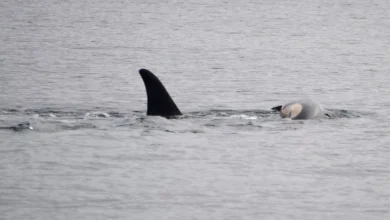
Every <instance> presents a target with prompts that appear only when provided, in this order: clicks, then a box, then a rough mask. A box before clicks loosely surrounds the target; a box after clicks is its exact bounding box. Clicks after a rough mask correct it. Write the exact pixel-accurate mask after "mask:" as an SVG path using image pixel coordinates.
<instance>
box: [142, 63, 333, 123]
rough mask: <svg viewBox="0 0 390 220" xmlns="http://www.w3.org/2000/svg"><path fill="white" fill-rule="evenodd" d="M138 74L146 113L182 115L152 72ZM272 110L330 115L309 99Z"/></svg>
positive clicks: (282, 113) (289, 115)
mask: <svg viewBox="0 0 390 220" xmlns="http://www.w3.org/2000/svg"><path fill="white" fill-rule="evenodd" d="M139 74H140V75H141V77H142V80H143V81H144V84H145V89H146V94H147V99H148V101H147V103H148V104H147V105H148V107H147V115H150V116H161V117H165V118H172V117H175V116H180V115H182V113H181V112H180V110H179V108H178V107H177V106H176V104H175V102H174V101H173V100H172V98H171V96H170V95H169V93H168V92H167V90H166V89H165V87H164V85H163V84H162V83H161V81H160V80H159V79H158V78H157V77H156V76H155V75H154V74H153V73H152V72H150V71H149V70H147V69H140V70H139ZM272 110H274V111H278V112H279V114H280V116H281V117H282V118H291V119H293V120H304V119H312V118H316V117H320V116H323V115H326V116H328V117H331V113H330V112H329V111H327V110H325V109H324V108H322V105H321V104H319V103H318V102H315V101H313V100H311V99H304V100H298V101H293V102H289V103H287V104H284V105H279V106H275V107H273V108H272Z"/></svg>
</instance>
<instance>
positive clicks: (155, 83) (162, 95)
mask: <svg viewBox="0 0 390 220" xmlns="http://www.w3.org/2000/svg"><path fill="white" fill-rule="evenodd" d="M139 74H140V75H141V77H142V80H143V81H144V84H145V88H146V94H147V96H148V111H147V115H153V116H163V117H170V116H176V115H181V112H180V110H179V109H178V108H177V106H176V104H175V102H174V101H173V100H172V98H171V96H169V93H168V92H167V90H166V89H165V87H164V86H163V84H162V83H161V82H160V80H159V79H158V78H157V77H156V76H155V75H154V74H153V73H152V72H150V71H149V70H146V69H140V70H139Z"/></svg>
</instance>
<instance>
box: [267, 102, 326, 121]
mask: <svg viewBox="0 0 390 220" xmlns="http://www.w3.org/2000/svg"><path fill="white" fill-rule="evenodd" d="M272 110H274V111H278V112H279V115H280V116H281V117H282V118H291V119H293V120H305V119H312V118H319V117H321V116H324V115H325V116H328V117H330V112H329V111H327V110H325V109H324V108H323V107H322V105H321V104H320V103H318V102H316V101H314V100H311V99H303V100H297V101H293V102H289V103H286V104H284V105H279V106H275V107H273V108H272Z"/></svg>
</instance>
